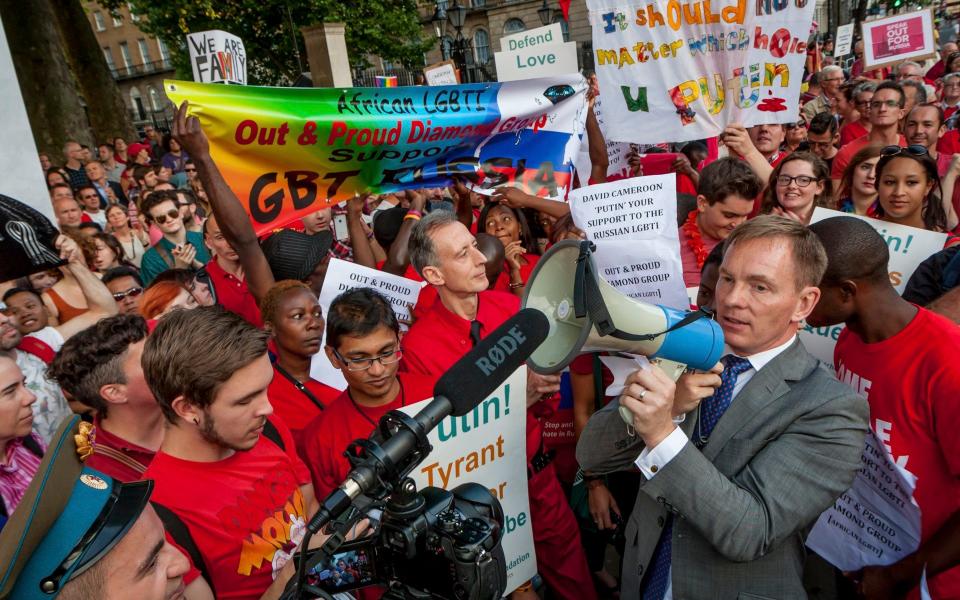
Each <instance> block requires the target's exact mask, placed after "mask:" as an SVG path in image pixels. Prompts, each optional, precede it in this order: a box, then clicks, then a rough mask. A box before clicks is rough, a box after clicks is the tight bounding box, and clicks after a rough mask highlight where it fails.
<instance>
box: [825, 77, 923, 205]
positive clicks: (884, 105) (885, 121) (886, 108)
mask: <svg viewBox="0 0 960 600" xmlns="http://www.w3.org/2000/svg"><path fill="white" fill-rule="evenodd" d="M905 102H906V96H905V95H904V93H903V88H901V87H900V84H899V83H895V82H893V81H884V82H883V83H881V84H880V85H878V86H877V91H875V92H874V93H873V99H871V100H870V108H869V110H870V127H871V129H870V133H868V134H867V135H865V136H862V137H859V138H857V139H855V140H853V141H852V142H850V143H849V144H846V145H844V146H843V148H840V152H837V155H836V156H835V157H834V158H833V166H832V167H831V170H830V179H832V180H833V189H840V188H839V186H840V180H841V179H842V178H843V171H844V170H845V169H846V168H847V165H848V164H850V159H852V158H853V155H854V154H856V153H857V152H859V151H860V149H861V148H863V147H864V146H867V145H870V144H880V145H881V146H891V145H900V146H906V145H907V140H906V138H904V137H903V136H902V135H900V133H899V128H900V120H901V119H903V117H904V114H905V113H904V110H903V107H904V104H905Z"/></svg>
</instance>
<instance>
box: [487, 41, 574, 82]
mask: <svg viewBox="0 0 960 600" xmlns="http://www.w3.org/2000/svg"><path fill="white" fill-rule="evenodd" d="M493 59H494V62H495V63H496V65H497V80H498V81H520V80H521V79H534V78H536V77H552V76H554V75H567V74H568V73H576V72H577V69H578V68H579V66H578V64H577V43H576V42H563V43H560V44H549V45H545V46H532V47H529V48H525V49H523V50H515V51H512V52H494V54H493Z"/></svg>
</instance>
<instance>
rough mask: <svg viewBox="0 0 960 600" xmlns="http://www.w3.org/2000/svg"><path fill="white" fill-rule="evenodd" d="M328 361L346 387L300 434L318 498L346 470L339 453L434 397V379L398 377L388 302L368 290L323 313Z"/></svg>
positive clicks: (345, 296)
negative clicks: (394, 415)
mask: <svg viewBox="0 0 960 600" xmlns="http://www.w3.org/2000/svg"><path fill="white" fill-rule="evenodd" d="M325 350H326V353H327V357H328V358H329V359H330V362H331V363H332V364H333V366H334V367H336V368H337V369H339V370H340V371H341V372H342V373H343V378H344V379H346V381H347V389H346V390H344V391H343V393H342V394H341V395H340V396H339V397H338V398H337V399H336V400H334V401H333V402H332V403H330V405H329V406H328V407H327V410H326V411H324V412H323V414H321V415H320V416H318V417H316V418H315V419H314V420H313V421H312V422H311V423H310V424H309V425H308V426H307V428H306V429H305V430H304V435H303V440H304V442H303V443H304V455H303V456H304V459H305V460H306V462H307V467H308V468H309V469H310V474H311V475H312V476H313V487H314V490H315V492H316V494H317V497H319V498H324V497H326V496H327V494H329V493H330V492H331V491H333V489H334V488H336V487H337V486H339V485H340V483H341V482H343V480H344V479H345V478H346V476H347V474H348V473H349V472H350V463H349V462H348V461H347V459H346V457H344V455H343V450H344V448H346V447H347V446H348V445H349V444H350V442H352V441H353V440H355V439H358V438H365V437H367V436H369V435H370V433H371V432H372V431H373V430H374V429H376V427H377V423H378V422H379V420H380V417H382V416H383V415H385V414H386V413H388V412H389V411H391V410H395V409H398V408H401V407H403V406H407V405H408V404H414V403H416V402H419V401H421V400H425V399H427V398H430V397H432V396H433V380H432V379H429V378H425V377H419V376H417V375H410V374H403V375H402V376H397V370H398V368H399V366H400V359H401V356H402V353H401V351H400V324H399V322H398V321H397V315H396V314H395V313H394V312H393V307H392V306H390V301H389V300H387V299H386V298H385V297H384V296H383V295H382V294H380V293H379V292H377V291H376V290H374V289H372V288H354V289H352V290H347V291H346V292H343V293H342V294H340V295H339V296H337V297H336V298H335V299H334V301H333V302H332V303H331V304H330V309H329V312H328V313H327V345H326V348H325Z"/></svg>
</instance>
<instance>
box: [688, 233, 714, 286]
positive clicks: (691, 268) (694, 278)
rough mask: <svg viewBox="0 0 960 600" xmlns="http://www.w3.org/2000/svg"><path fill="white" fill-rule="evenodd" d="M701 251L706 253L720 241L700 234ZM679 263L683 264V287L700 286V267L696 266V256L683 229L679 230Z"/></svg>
mask: <svg viewBox="0 0 960 600" xmlns="http://www.w3.org/2000/svg"><path fill="white" fill-rule="evenodd" d="M700 239H701V240H702V241H703V249H704V250H706V251H707V252H708V253H709V252H711V251H712V250H713V248H714V247H715V246H716V245H717V244H719V243H720V241H721V240H715V239H713V238H712V237H710V236H706V235H703V234H701V235H700ZM680 262H681V263H682V264H683V285H685V286H687V287H688V288H689V287H699V286H700V267H699V266H698V265H697V255H696V254H694V252H693V250H692V249H691V248H690V244H689V236H688V235H687V233H686V231H684V230H683V227H681V228H680Z"/></svg>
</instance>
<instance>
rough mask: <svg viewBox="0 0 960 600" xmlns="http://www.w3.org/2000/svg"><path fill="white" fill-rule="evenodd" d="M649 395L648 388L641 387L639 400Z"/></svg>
mask: <svg viewBox="0 0 960 600" xmlns="http://www.w3.org/2000/svg"><path fill="white" fill-rule="evenodd" d="M646 395H647V388H645V387H642V388H640V395H639V396H638V397H637V399H638V400H643V397H644V396H646Z"/></svg>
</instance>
